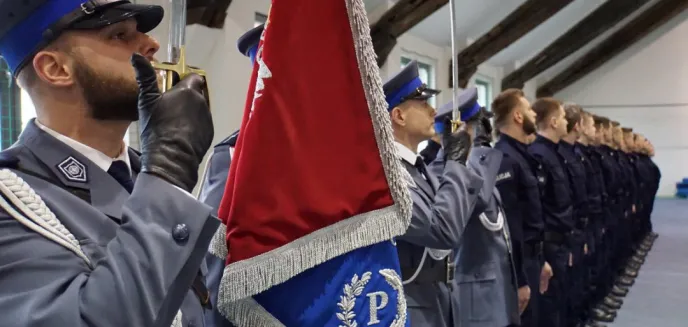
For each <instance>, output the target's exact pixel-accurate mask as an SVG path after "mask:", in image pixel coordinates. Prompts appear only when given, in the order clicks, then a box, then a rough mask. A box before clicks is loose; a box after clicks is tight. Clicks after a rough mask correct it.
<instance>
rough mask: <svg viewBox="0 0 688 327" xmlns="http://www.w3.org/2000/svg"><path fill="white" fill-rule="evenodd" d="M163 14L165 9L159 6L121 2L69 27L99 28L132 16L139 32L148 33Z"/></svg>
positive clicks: (156, 24)
mask: <svg viewBox="0 0 688 327" xmlns="http://www.w3.org/2000/svg"><path fill="white" fill-rule="evenodd" d="M164 14H165V11H164V10H163V9H162V7H160V6H153V5H138V4H133V3H123V4H121V5H116V6H113V7H110V8H107V9H105V10H103V11H101V12H98V13H97V14H94V15H93V17H88V18H86V19H83V20H80V21H78V22H76V23H75V24H73V25H72V26H71V27H70V28H71V29H99V28H103V27H105V26H108V25H112V24H116V23H119V22H122V21H125V20H127V19H130V18H134V19H136V22H137V23H138V25H137V29H138V30H139V31H140V32H141V33H148V32H150V31H151V30H153V29H154V28H156V27H157V26H158V24H160V22H161V21H162V18H163V15H164Z"/></svg>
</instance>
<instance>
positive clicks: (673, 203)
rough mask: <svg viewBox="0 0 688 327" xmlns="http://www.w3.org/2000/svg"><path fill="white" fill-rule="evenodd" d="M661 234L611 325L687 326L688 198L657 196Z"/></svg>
mask: <svg viewBox="0 0 688 327" xmlns="http://www.w3.org/2000/svg"><path fill="white" fill-rule="evenodd" d="M654 211H655V212H654V213H653V215H652V221H653V225H654V229H655V231H656V232H658V233H659V238H658V239H657V241H656V242H655V245H654V247H653V248H652V251H650V253H649V255H648V256H647V259H646V261H645V264H644V265H643V267H642V268H641V269H640V273H639V276H638V278H637V279H636V282H635V285H634V286H633V287H631V290H630V292H629V293H628V295H627V296H626V298H625V300H624V305H623V307H622V308H621V310H620V311H619V313H618V315H617V318H616V321H615V322H614V323H613V324H610V325H609V326H610V327H612V326H613V327H640V326H642V327H648V326H650V327H686V326H688V200H674V199H658V200H657V202H656V203H655V209H654Z"/></svg>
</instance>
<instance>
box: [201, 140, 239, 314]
mask: <svg viewBox="0 0 688 327" xmlns="http://www.w3.org/2000/svg"><path fill="white" fill-rule="evenodd" d="M233 136H235V135H232V136H230V137H228V138H226V139H224V140H223V141H222V142H220V143H218V144H217V145H216V146H215V147H214V148H213V153H212V154H211V155H210V158H209V159H208V166H207V168H206V170H205V173H204V175H205V176H204V177H203V183H202V184H201V190H200V192H199V193H198V199H199V200H200V201H201V202H203V203H205V204H207V205H209V206H210V207H211V208H212V210H213V214H215V215H217V211H218V209H219V208H220V202H221V201H222V195H223V194H224V193H225V184H226V183H227V177H229V165H230V163H231V162H232V155H231V154H232V152H231V151H230V149H231V148H232V147H231V146H230V139H231V138H232V137H233ZM206 262H208V275H207V276H206V280H207V284H208V289H209V291H210V302H211V303H212V305H213V308H215V309H217V296H218V291H219V287H220V282H221V280H222V273H223V271H224V268H225V260H224V259H223V258H218V257H216V256H215V255H213V254H211V253H208V255H207V256H206ZM205 324H206V327H230V326H232V325H231V324H230V323H229V321H228V320H227V319H226V318H225V317H224V316H222V315H221V314H220V312H219V311H218V310H212V311H211V310H208V311H206V317H205Z"/></svg>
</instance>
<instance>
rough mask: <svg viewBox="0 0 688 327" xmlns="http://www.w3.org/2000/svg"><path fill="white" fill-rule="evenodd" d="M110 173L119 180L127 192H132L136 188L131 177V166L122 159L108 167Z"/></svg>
mask: <svg viewBox="0 0 688 327" xmlns="http://www.w3.org/2000/svg"><path fill="white" fill-rule="evenodd" d="M108 174H110V176H112V178H114V179H115V180H116V181H117V182H119V183H120V185H122V187H124V188H125V189H126V190H127V192H129V193H131V191H132V190H133V189H134V181H133V180H132V179H131V174H130V173H129V167H128V166H127V164H126V163H125V162H124V161H122V160H116V161H113V162H112V165H110V169H108Z"/></svg>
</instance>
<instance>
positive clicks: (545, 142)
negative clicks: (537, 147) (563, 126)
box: [533, 134, 561, 149]
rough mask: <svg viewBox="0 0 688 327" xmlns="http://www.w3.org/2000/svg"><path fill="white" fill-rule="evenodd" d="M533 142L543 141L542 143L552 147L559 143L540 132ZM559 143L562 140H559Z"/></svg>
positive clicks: (554, 147)
mask: <svg viewBox="0 0 688 327" xmlns="http://www.w3.org/2000/svg"><path fill="white" fill-rule="evenodd" d="M533 143H542V144H544V145H546V146H548V147H550V148H553V149H556V148H557V143H554V142H552V140H550V139H548V138H546V137H544V136H542V135H540V134H538V135H537V136H536V137H535V141H533ZM559 143H561V142H559Z"/></svg>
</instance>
